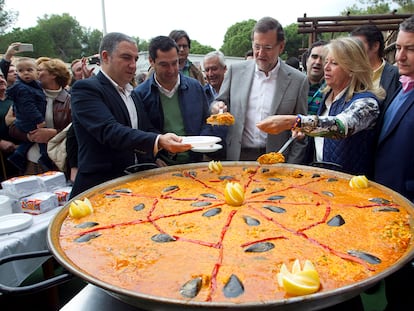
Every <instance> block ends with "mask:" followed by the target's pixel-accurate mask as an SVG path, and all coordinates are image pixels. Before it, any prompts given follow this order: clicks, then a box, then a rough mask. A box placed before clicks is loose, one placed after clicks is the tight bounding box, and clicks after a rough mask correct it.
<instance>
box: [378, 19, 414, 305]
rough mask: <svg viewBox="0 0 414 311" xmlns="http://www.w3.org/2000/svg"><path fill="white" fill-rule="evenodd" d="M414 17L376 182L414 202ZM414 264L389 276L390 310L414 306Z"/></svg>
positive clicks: (406, 26)
mask: <svg viewBox="0 0 414 311" xmlns="http://www.w3.org/2000/svg"><path fill="white" fill-rule="evenodd" d="M413 47H414V16H412V17H410V18H408V19H406V20H405V21H403V22H402V23H401V24H400V27H399V32H398V36H397V41H396V54H395V59H396V61H397V65H398V69H399V72H400V75H401V78H400V80H401V82H402V87H401V88H400V89H399V90H398V91H397V93H396V94H395V96H394V97H393V99H392V100H391V102H390V103H389V105H387V106H386V107H384V110H383V114H382V115H380V119H379V120H378V122H379V125H380V128H381V130H380V134H379V138H378V144H377V153H376V156H375V175H374V179H375V181H376V182H378V183H380V184H383V185H385V186H387V187H390V188H391V189H393V190H395V191H397V192H399V193H400V194H402V195H403V196H405V197H406V198H407V199H409V200H410V201H411V202H414V144H413V143H412V137H413V133H414V49H413ZM413 279H414V263H413V262H410V263H408V264H407V265H405V266H404V267H402V268H401V269H400V270H398V271H397V272H395V273H393V274H392V275H390V276H389V277H387V278H385V286H386V297H387V301H388V305H387V308H386V310H387V311H388V310H409V309H411V308H412V307H413V302H412V287H411V286H407V284H411V283H412V281H413Z"/></svg>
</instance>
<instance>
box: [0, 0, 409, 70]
mask: <svg viewBox="0 0 414 311" xmlns="http://www.w3.org/2000/svg"><path fill="white" fill-rule="evenodd" d="M359 3H360V4H361V5H362V6H363V7H359V6H357V5H355V4H354V5H352V6H350V7H348V8H346V9H345V10H344V11H342V12H341V15H346V14H347V13H348V12H350V14H352V15H364V14H384V13H390V12H391V7H393V8H394V7H397V8H398V13H409V12H414V4H413V0H359ZM17 16H18V13H16V12H13V11H9V12H7V11H5V10H4V0H0V52H4V51H6V50H7V47H8V46H9V45H10V43H12V42H26V43H33V46H34V52H30V53H29V52H25V53H24V54H22V55H25V56H29V57H35V58H36V57H40V56H49V57H58V58H61V59H62V60H63V61H65V62H68V63H69V62H71V61H72V60H73V59H75V58H80V57H82V56H91V55H94V54H96V53H98V51H99V43H100V41H101V39H102V36H103V34H102V32H101V31H99V30H96V29H85V28H84V27H82V26H80V25H79V23H78V22H77V21H76V19H75V18H74V17H72V16H70V15H69V14H67V13H64V14H62V15H50V16H48V15H44V16H43V17H42V18H39V19H38V24H37V25H36V26H35V27H32V28H28V29H20V28H14V29H12V31H11V32H8V33H4V30H5V29H9V28H11V25H12V24H13V23H14V21H15V19H16V18H17ZM255 23H256V21H255V20H253V19H249V20H247V21H242V22H238V23H236V24H234V25H232V26H230V27H229V28H228V29H227V32H226V34H225V36H224V39H223V45H222V47H221V48H220V50H221V51H222V52H223V53H224V55H226V56H236V57H243V56H244V54H245V52H246V51H247V50H249V49H251V47H252V43H251V32H252V29H253V27H254V25H255ZM284 30H285V36H286V46H285V51H284V53H283V54H282V55H281V57H282V58H283V59H287V58H288V57H290V56H296V57H299V58H300V55H301V54H302V52H303V50H304V49H306V48H307V47H308V41H309V35H308V34H298V25H297V24H296V23H293V24H291V25H287V26H286V27H285V28H284ZM341 35H344V34H342V33H333V34H331V33H323V34H320V36H319V38H318V39H323V40H327V41H329V40H330V39H332V38H335V37H338V36H341ZM135 39H136V42H137V44H138V46H139V50H140V51H147V50H148V45H149V41H150V40H142V39H140V38H138V37H136V38H135ZM213 50H215V49H214V48H212V47H211V46H206V45H202V44H201V43H199V42H198V41H197V40H194V39H193V40H192V45H191V50H190V53H192V54H206V53H208V52H210V51H213Z"/></svg>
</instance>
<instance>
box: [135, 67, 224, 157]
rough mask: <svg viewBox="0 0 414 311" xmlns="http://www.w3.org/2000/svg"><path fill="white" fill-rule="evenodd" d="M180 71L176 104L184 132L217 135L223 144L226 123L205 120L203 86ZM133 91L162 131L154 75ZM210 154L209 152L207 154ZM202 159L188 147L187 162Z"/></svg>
mask: <svg viewBox="0 0 414 311" xmlns="http://www.w3.org/2000/svg"><path fill="white" fill-rule="evenodd" d="M179 75H180V86H179V87H178V89H177V93H178V104H179V108H180V111H181V115H182V118H183V125H184V130H185V135H196V136H198V135H207V136H219V137H220V138H221V139H222V142H221V143H222V144H224V140H225V138H226V135H227V127H226V126H211V125H209V124H206V119H207V117H208V116H209V103H208V100H207V96H206V94H205V92H204V89H203V86H202V85H201V84H200V83H199V82H198V81H197V80H196V79H194V78H191V77H187V76H184V75H183V74H182V73H180V74H179ZM134 93H135V94H136V95H137V97H138V98H139V99H140V100H141V101H142V103H143V106H144V109H145V111H146V113H147V114H148V116H149V118H150V121H151V123H152V124H153V125H154V127H156V128H157V130H158V131H159V132H161V133H165V128H164V110H163V107H162V103H161V97H160V91H159V89H158V86H157V83H156V81H155V78H154V75H151V76H150V77H149V78H148V79H147V80H145V81H144V82H143V83H141V84H140V85H138V86H137V87H136V88H135V90H134ZM209 155H211V154H209ZM212 155H213V156H214V157H215V158H216V157H217V158H220V157H221V152H217V153H214V154H212ZM201 160H202V154H201V153H195V152H191V151H190V162H198V161H201Z"/></svg>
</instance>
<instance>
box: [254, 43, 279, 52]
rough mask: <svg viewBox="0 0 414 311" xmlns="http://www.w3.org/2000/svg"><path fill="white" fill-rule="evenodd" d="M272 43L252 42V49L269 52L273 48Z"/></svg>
mask: <svg viewBox="0 0 414 311" xmlns="http://www.w3.org/2000/svg"><path fill="white" fill-rule="evenodd" d="M274 47H275V46H274V45H260V44H253V49H254V50H255V51H260V50H263V51H265V52H271V51H272V50H273V49H274Z"/></svg>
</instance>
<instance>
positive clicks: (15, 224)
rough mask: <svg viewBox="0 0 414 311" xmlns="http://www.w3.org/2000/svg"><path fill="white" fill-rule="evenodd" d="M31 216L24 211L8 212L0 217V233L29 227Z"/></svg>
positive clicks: (31, 221)
mask: <svg viewBox="0 0 414 311" xmlns="http://www.w3.org/2000/svg"><path fill="white" fill-rule="evenodd" d="M32 223H33V216H32V215H29V214H24V213H17V214H10V215H5V216H1V217H0V234H3V233H10V232H14V231H19V230H23V229H26V228H28V227H30V226H31V225H32Z"/></svg>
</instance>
